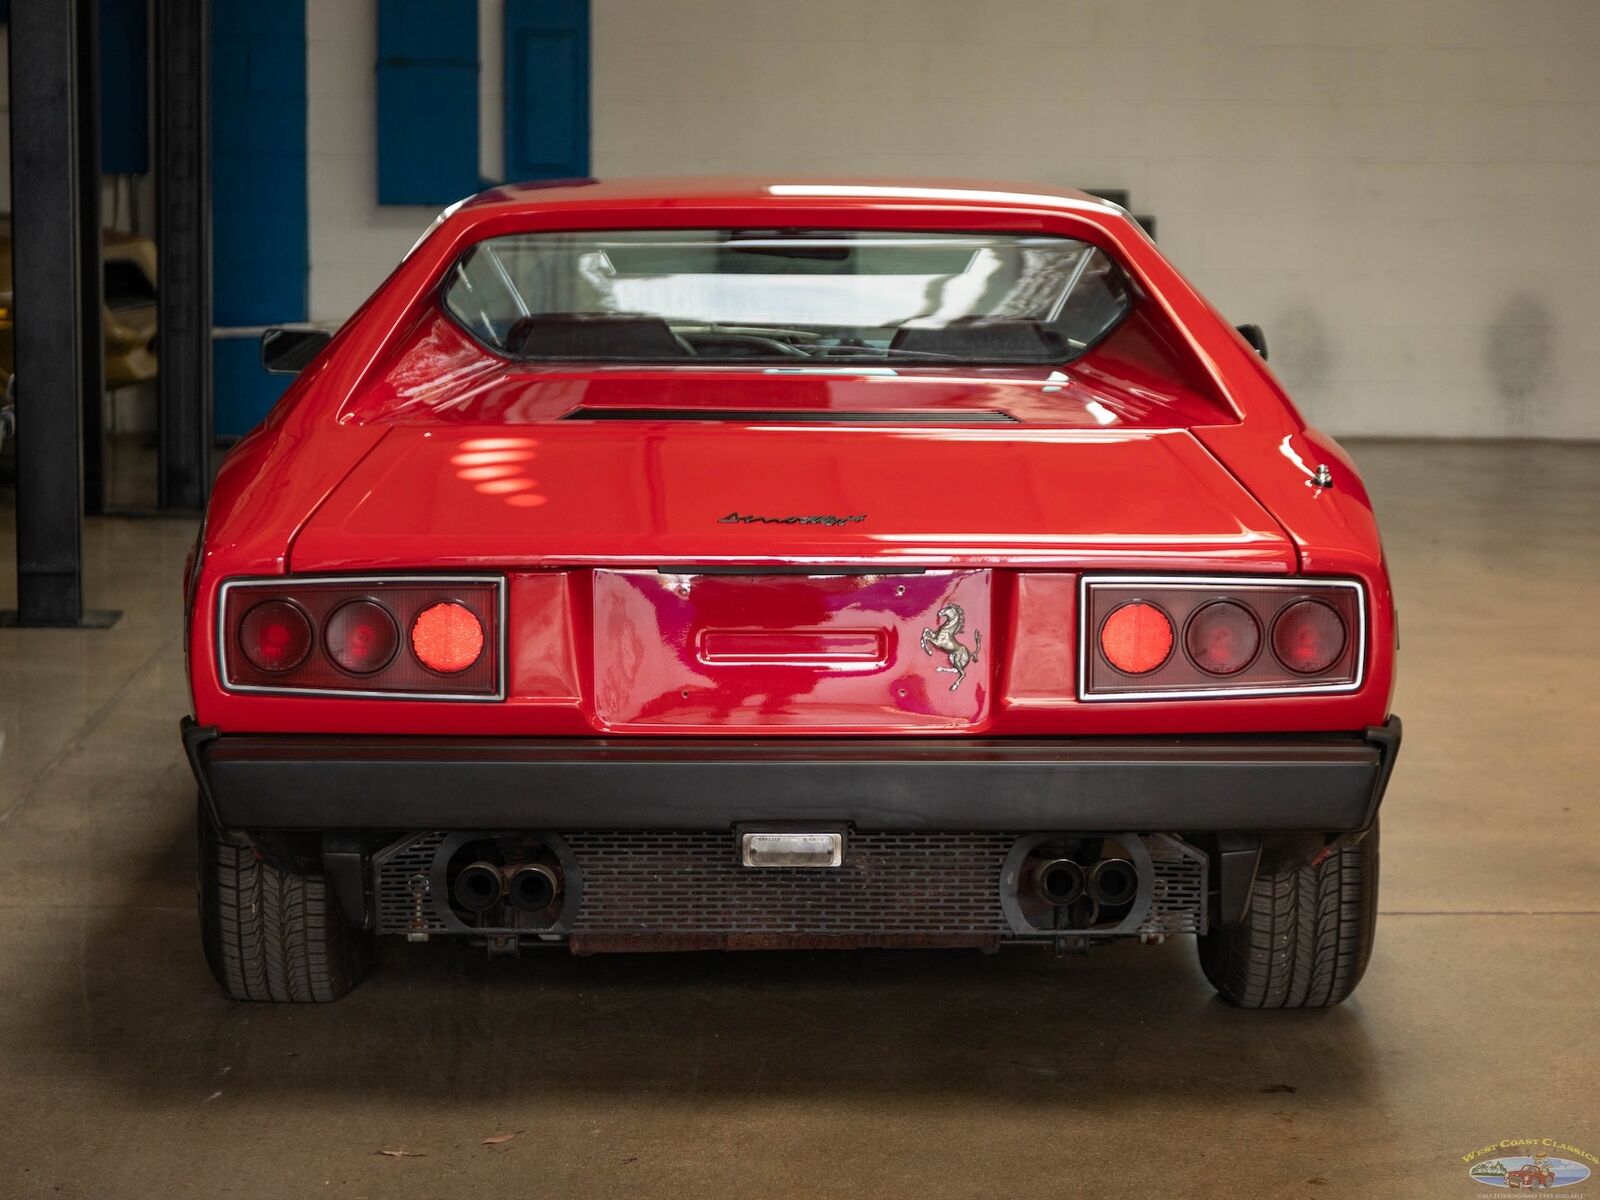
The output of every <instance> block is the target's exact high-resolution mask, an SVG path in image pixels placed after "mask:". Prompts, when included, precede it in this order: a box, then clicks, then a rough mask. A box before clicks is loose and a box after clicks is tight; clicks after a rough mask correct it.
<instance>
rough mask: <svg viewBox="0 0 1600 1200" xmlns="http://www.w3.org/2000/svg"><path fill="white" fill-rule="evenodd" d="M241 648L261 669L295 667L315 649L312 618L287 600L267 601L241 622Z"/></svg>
mask: <svg viewBox="0 0 1600 1200" xmlns="http://www.w3.org/2000/svg"><path fill="white" fill-rule="evenodd" d="M239 649H240V650H241V651H243V652H244V657H245V660H246V661H247V662H248V663H249V664H250V665H251V666H252V667H254V668H255V669H256V670H258V671H266V672H268V673H269V674H273V675H276V674H280V673H282V672H284V671H292V670H294V669H295V668H296V667H298V666H299V665H300V664H301V663H303V662H305V660H306V655H308V654H310V653H311V619H310V618H309V617H307V616H306V614H305V613H304V612H302V611H301V610H300V608H299V606H298V605H294V604H290V603H289V602H288V601H287V600H266V601H263V602H262V603H260V604H258V605H256V606H255V607H254V608H252V609H251V610H250V611H249V612H247V613H245V615H244V620H242V621H240V622H239Z"/></svg>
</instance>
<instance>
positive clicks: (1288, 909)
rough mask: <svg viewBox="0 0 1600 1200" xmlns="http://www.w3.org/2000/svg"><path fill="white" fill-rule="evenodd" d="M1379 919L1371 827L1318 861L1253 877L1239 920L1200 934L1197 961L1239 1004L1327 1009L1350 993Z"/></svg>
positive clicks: (1369, 951)
mask: <svg viewBox="0 0 1600 1200" xmlns="http://www.w3.org/2000/svg"><path fill="white" fill-rule="evenodd" d="M1377 916H1378V829H1377V826H1373V829H1372V832H1370V833H1369V834H1367V836H1366V837H1364V838H1363V839H1362V840H1361V841H1359V842H1357V843H1356V844H1355V845H1353V846H1347V847H1345V848H1344V849H1342V850H1335V851H1334V852H1333V853H1332V854H1330V855H1328V857H1327V858H1325V859H1324V860H1323V861H1321V862H1320V863H1317V864H1315V865H1313V866H1305V867H1288V868H1284V869H1282V870H1279V871H1276V872H1274V873H1271V874H1266V873H1262V874H1258V875H1257V876H1256V880H1255V886H1254V887H1253V889H1252V890H1251V894H1250V904H1249V907H1248V909H1247V910H1246V912H1245V918H1244V920H1243V921H1242V922H1240V923H1239V924H1238V925H1235V926H1233V927H1232V928H1229V929H1219V930H1216V931H1215V932H1214V933H1209V934H1207V935H1206V936H1205V937H1202V938H1201V939H1200V965H1201V968H1202V969H1203V970H1204V971H1205V974H1206V978H1207V979H1209V980H1210V981H1211V984H1212V986H1213V987H1215V988H1216V989H1217V991H1219V992H1221V993H1222V996H1223V998H1224V999H1225V1000H1227V1001H1228V1002H1229V1003H1230V1004H1235V1005H1238V1006H1239V1007H1240V1008H1329V1007H1332V1006H1333V1005H1335V1004H1338V1003H1339V1002H1340V1001H1342V1000H1344V999H1345V998H1346V997H1348V996H1349V995H1350V993H1351V992H1353V991H1355V989H1356V984H1358V983H1360V982H1361V977H1362V975H1364V974H1365V973H1366V970H1367V960H1368V959H1369V958H1370V957H1371V956H1372V940H1373V934H1374V930H1375V926H1376V923H1377Z"/></svg>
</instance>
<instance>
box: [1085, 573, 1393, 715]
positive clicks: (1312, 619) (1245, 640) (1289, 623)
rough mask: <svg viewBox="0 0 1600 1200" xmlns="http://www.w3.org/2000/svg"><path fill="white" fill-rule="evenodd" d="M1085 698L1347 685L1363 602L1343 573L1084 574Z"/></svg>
mask: <svg viewBox="0 0 1600 1200" xmlns="http://www.w3.org/2000/svg"><path fill="white" fill-rule="evenodd" d="M1080 599H1081V603H1080V613H1081V617H1080V620H1081V623H1082V637H1081V639H1080V647H1081V655H1080V670H1079V691H1080V694H1081V696H1082V698H1083V699H1085V700H1132V699H1155V698H1161V699H1177V698H1183V697H1195V698H1199V697H1207V696H1225V695H1234V696H1237V695H1276V694H1279V693H1290V692H1340V691H1351V690H1353V689H1355V688H1357V687H1359V686H1360V684H1361V671H1362V667H1363V658H1364V650H1365V647H1364V642H1365V638H1366V611H1365V608H1364V600H1363V596H1362V591H1361V585H1360V584H1358V583H1355V582H1353V581H1349V580H1326V579H1322V580H1311V579H1292V580H1290V579H1285V580H1271V581H1267V580H1261V579H1254V578H1215V577H1213V578H1198V577H1196V578H1188V577H1183V576H1163V577H1150V578H1140V577H1135V576H1119V577H1114V578H1112V577H1099V578H1096V577H1093V576H1089V577H1085V579H1084V580H1083V585H1082V595H1081V598H1080Z"/></svg>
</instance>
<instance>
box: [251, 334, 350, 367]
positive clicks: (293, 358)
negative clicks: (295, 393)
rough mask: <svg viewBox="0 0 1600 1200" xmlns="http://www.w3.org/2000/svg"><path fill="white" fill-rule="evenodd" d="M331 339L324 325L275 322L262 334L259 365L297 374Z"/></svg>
mask: <svg viewBox="0 0 1600 1200" xmlns="http://www.w3.org/2000/svg"><path fill="white" fill-rule="evenodd" d="M332 340H333V334H331V333H329V332H328V331H327V330H326V329H306V328H289V327H287V326H283V325H274V326H273V327H272V328H271V329H269V330H267V331H266V332H265V333H263V334H262V335H261V365H262V366H263V367H265V368H266V369H267V370H268V371H270V372H272V374H274V375H298V374H300V372H301V371H303V370H305V369H306V367H307V366H309V365H310V363H311V360H312V359H313V358H315V357H316V356H317V355H318V354H320V353H321V352H322V348H323V347H324V346H326V345H327V344H328V343H329V342H331V341H332Z"/></svg>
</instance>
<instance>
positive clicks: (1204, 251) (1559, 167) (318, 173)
mask: <svg viewBox="0 0 1600 1200" xmlns="http://www.w3.org/2000/svg"><path fill="white" fill-rule="evenodd" d="M308 7H309V17H308V25H309V35H310V46H309V55H310V63H309V77H310V88H311V98H310V114H309V119H310V142H309V144H310V153H311V162H310V192H311V195H310V203H311V257H312V276H311V303H312V310H313V315H315V316H318V317H323V318H337V317H340V316H343V315H344V314H346V313H348V312H349V311H350V310H351V309H353V308H354V307H355V306H356V305H357V304H358V303H360V301H361V300H362V299H363V298H364V297H365V296H366V295H367V293H368V292H370V291H371V289H372V288H373V287H374V286H376V284H377V283H378V282H379V281H381V280H382V278H383V276H384V275H385V274H386V273H387V272H388V271H389V269H390V268H391V267H392V266H393V264H394V262H395V261H396V260H397V259H398V258H399V256H400V255H401V254H402V253H404V251H405V249H406V248H407V247H408V246H409V245H410V244H411V241H412V240H413V239H414V238H415V236H416V234H417V233H418V232H419V231H420V230H421V229H422V228H423V227H425V226H426V224H427V222H428V221H429V220H431V218H432V216H433V213H432V212H431V211H426V210H420V209H388V208H385V209H380V208H378V207H377V206H376V205H375V204H374V202H373V196H374V194H375V184H374V178H375V164H374V140H375V139H374V128H375V122H374V116H373V63H374V58H375V33H374V29H375V19H374V15H373V8H374V2H373V0H310V3H309V6H308ZM498 25H499V14H498V8H497V6H496V5H495V4H494V3H493V2H492V0H485V12H484V14H483V37H482V39H481V41H482V51H483V54H484V61H485V64H486V69H485V71H484V75H485V88H484V90H485V91H486V92H488V91H490V90H491V89H495V88H497V87H498V83H499V80H498V73H499V57H500V51H499V43H498ZM1597 52H1600V3H1597V0H1430V2H1426V3H1424V2H1421V0H1339V2H1338V3H1328V2H1327V0H1212V2H1209V3H1205V4H1196V3H1191V2H1188V0H984V2H983V3H981V4H980V3H975V2H973V0H807V2H806V3H804V4H799V3H795V2H793V0H784V2H779V0H682V2H668V0H594V118H593V119H594V167H595V171H596V173H597V174H599V175H602V176H615V175H629V174H692V173H702V172H745V171H752V172H762V173H768V174H774V175H783V174H786V173H795V174H801V173H804V174H808V175H815V174H823V175H825V174H827V173H829V172H853V173H861V172H867V173H874V174H916V175H944V176H978V177H995V178H1002V179H1014V180H1032V181H1036V182H1041V183H1047V184H1073V185H1078V186H1090V187H1124V188H1128V189H1130V190H1131V191H1132V192H1133V199H1134V206H1135V207H1136V208H1137V209H1139V210H1141V211H1147V212H1152V213H1154V214H1155V215H1156V217H1157V218H1158V220H1159V222H1160V240H1161V245H1162V246H1163V248H1164V249H1165V250H1166V251H1167V253H1168V254H1169V255H1171V256H1172V257H1173V259H1174V260H1175V261H1176V262H1177V264H1178V265H1179V266H1180V267H1181V268H1182V269H1183V270H1184V271H1185V272H1187V273H1188V274H1189V275H1190V277H1191V278H1192V279H1194V281H1195V282H1196V283H1197V284H1198V285H1199V286H1200V287H1201V289H1202V290H1204V291H1205V292H1206V293H1207V294H1208V295H1209V296H1211V298H1212V299H1213V300H1214V301H1215V302H1216V304H1217V305H1218V307H1219V308H1221V309H1222V311H1223V312H1225V313H1226V314H1227V315H1228V316H1229V317H1230V318H1232V319H1234V320H1239V321H1246V320H1249V321H1257V322H1259V323H1260V324H1262V325H1263V326H1264V327H1265V328H1266V331H1267V336H1268V339H1269V342H1270V343H1271V347H1272V351H1273V359H1272V361H1273V365H1274V367H1276V368H1277V369H1278V371H1279V373H1280V374H1281V376H1282V377H1283V379H1284V380H1285V382H1286V383H1287V384H1288V385H1289V387H1290V389H1291V390H1292V391H1293V393H1294V394H1295V396H1296V398H1297V399H1298V400H1299V401H1300V403H1301V404H1302V406H1303V407H1304V409H1305V410H1306V411H1307V413H1308V414H1309V415H1310V416H1311V417H1312V418H1313V419H1314V420H1316V421H1317V422H1318V423H1320V424H1322V425H1324V426H1325V427H1327V428H1329V429H1331V430H1333V431H1335V432H1337V433H1346V434H1422V435H1438V436H1470V437H1498V436H1508V435H1509V436H1540V437H1587V438H1600V399H1597V396H1596V393H1595V388H1594V384H1593V381H1594V380H1595V379H1596V378H1600V337H1596V336H1594V334H1593V333H1592V325H1593V322H1594V317H1593V314H1594V313H1596V312H1600V271H1597V270H1596V266H1597V264H1600V220H1597V218H1596V216H1595V213H1594V211H1593V199H1592V198H1593V197H1595V196H1596V195H1600V70H1597V69H1596V65H1595V63H1596V55H1597ZM486 99H487V97H486ZM486 108H488V109H489V110H490V111H491V114H492V115H493V116H494V118H495V119H496V120H497V119H498V110H499V99H498V95H495V96H494V97H493V100H492V103H491V104H488V105H486ZM483 141H484V142H485V143H486V148H485V154H484V163H485V168H486V172H485V173H486V174H491V173H492V171H491V170H490V168H491V166H492V164H493V162H494V157H495V150H496V147H497V144H498V131H497V130H495V131H491V130H490V129H488V128H486V129H485V130H484V131H483Z"/></svg>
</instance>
